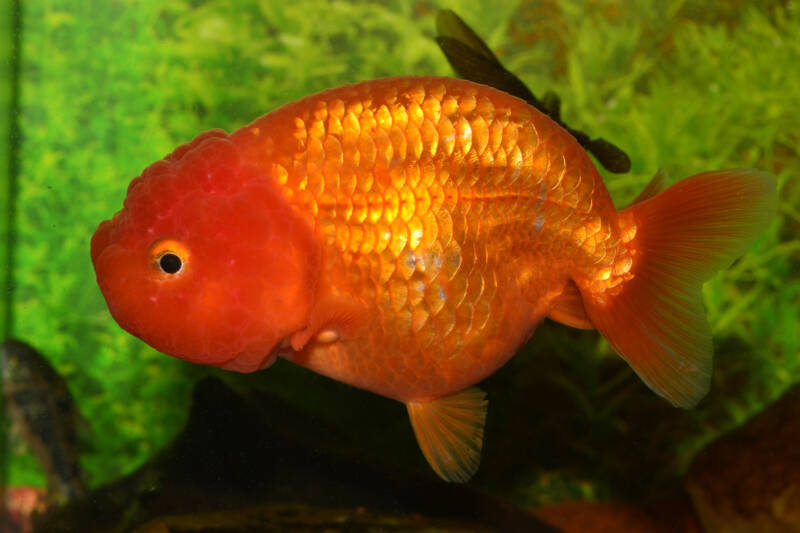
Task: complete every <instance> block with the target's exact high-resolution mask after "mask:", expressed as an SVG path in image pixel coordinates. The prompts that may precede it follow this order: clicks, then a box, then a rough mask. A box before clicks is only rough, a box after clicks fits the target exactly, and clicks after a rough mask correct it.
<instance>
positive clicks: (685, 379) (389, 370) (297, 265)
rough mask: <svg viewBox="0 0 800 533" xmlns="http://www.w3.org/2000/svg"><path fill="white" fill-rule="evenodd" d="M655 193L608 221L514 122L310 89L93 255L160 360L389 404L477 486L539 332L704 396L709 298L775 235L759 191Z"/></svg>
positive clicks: (490, 106)
mask: <svg viewBox="0 0 800 533" xmlns="http://www.w3.org/2000/svg"><path fill="white" fill-rule="evenodd" d="M661 189H663V187H662V183H661V180H659V179H655V180H654V181H653V182H652V183H651V185H650V186H648V188H647V189H645V191H644V193H642V194H641V195H640V197H639V198H637V200H636V201H635V202H634V204H633V205H631V206H630V207H628V208H626V209H622V210H617V209H615V207H614V205H613V203H612V201H611V198H610V196H609V194H608V191H607V190H606V188H605V186H604V184H603V181H602V179H601V177H600V174H599V173H598V171H597V169H596V168H595V166H594V164H593V163H592V161H591V159H590V158H589V156H588V155H587V153H586V152H585V151H584V150H583V148H582V147H581V146H580V145H579V144H578V142H577V141H576V140H575V138H573V137H572V136H571V135H569V133H567V132H566V131H565V130H564V129H563V128H562V127H561V126H559V125H558V124H556V123H555V122H553V121H552V120H551V119H550V118H549V117H547V116H546V115H544V114H543V113H541V112H539V111H537V110H536V109H535V108H533V107H531V106H530V105H528V104H527V103H525V102H524V101H522V100H520V99H518V98H516V97H513V96H510V95H508V94H506V93H504V92H501V91H498V90H496V89H492V88H490V87H486V86H483V85H479V84H476V83H472V82H468V81H463V80H456V79H450V78H441V77H400V78H389V79H381V80H374V81H367V82H363V83H358V84H355V85H349V86H345V87H341V88H337V89H332V90H328V91H324V92H322V93H319V94H315V95H312V96H309V97H307V98H304V99H302V100H300V101H297V102H294V103H290V104H288V105H285V106H283V107H281V108H280V109H278V110H275V111H273V112H271V113H269V114H267V115H264V116H263V117H261V118H259V119H257V120H256V121H255V122H253V123H252V124H250V125H249V126H245V127H243V128H241V129H239V130H238V131H236V132H234V133H232V134H230V135H228V134H226V133H225V132H223V131H221V130H213V131H209V132H207V133H203V134H201V135H199V136H198V137H197V138H195V139H194V140H193V141H191V142H190V143H188V144H185V145H183V146H180V147H179V148H177V149H176V150H175V151H174V152H172V153H171V154H169V155H168V156H166V157H165V158H164V159H163V160H161V161H157V162H155V163H153V164H152V165H150V166H149V167H148V168H147V169H145V170H144V172H143V173H142V175H141V176H140V177H138V178H136V179H134V180H133V181H132V182H131V184H130V186H129V188H128V193H127V197H126V199H125V202H124V207H123V209H122V210H121V211H119V212H118V213H117V214H116V215H114V217H113V219H111V220H107V221H104V222H102V223H101V224H100V226H99V227H98V229H97V232H96V233H95V234H94V237H93V238H92V245H91V255H92V261H93V263H94V267H95V270H96V274H97V282H98V284H99V286H100V289H101V291H102V293H103V295H104V296H105V299H106V302H107V303H108V307H109V310H110V311H111V314H112V316H113V317H114V318H115V319H116V321H117V322H118V323H119V324H120V326H122V327H123V328H124V329H125V330H127V331H128V332H130V333H132V334H133V335H135V336H137V337H139V338H140V339H142V340H144V341H145V342H147V343H148V344H150V345H151V346H153V347H154V348H156V349H157V350H159V351H161V352H164V353H166V354H170V355H173V356H175V357H179V358H182V359H185V360H188V361H192V362H195V363H201V364H206V365H214V366H219V367H222V368H225V369H228V370H234V371H238V372H253V371H255V370H259V369H262V368H265V367H268V366H269V365H271V364H272V363H273V362H274V361H275V360H276V358H277V357H278V356H281V357H284V358H286V359H288V360H289V361H292V362H294V363H296V364H299V365H302V366H304V367H307V368H309V369H311V370H313V371H316V372H319V373H321V374H323V375H326V376H329V377H331V378H333V379H336V380H339V381H342V382H344V383H348V384H350V385H353V386H356V387H360V388H362V389H366V390H369V391H372V392H374V393H376V394H380V395H383V396H387V397H389V398H393V399H396V400H398V401H400V402H403V403H404V404H405V405H406V406H407V408H408V412H409V415H410V418H411V423H412V426H413V429H414V432H415V434H416V437H417V441H418V443H419V445H420V447H421V449H422V452H423V454H424V455H425V457H426V459H427V460H428V462H429V464H430V465H431V467H432V468H433V469H434V470H435V471H436V473H437V474H439V476H441V477H442V478H444V479H446V480H449V481H458V482H464V481H466V480H468V479H469V478H470V477H471V476H472V475H473V474H474V473H475V471H476V470H477V468H478V463H479V459H480V451H481V446H482V440H483V427H484V421H485V417H486V409H487V401H486V396H485V394H484V393H483V392H481V391H480V390H479V389H477V388H476V387H475V386H474V385H475V384H476V383H477V382H479V381H481V380H483V379H484V378H486V377H488V376H489V375H491V374H492V373H493V372H494V371H496V370H497V369H498V368H500V367H501V366H503V365H504V364H505V363H506V362H507V361H508V360H509V359H510V358H511V357H512V356H513V355H514V354H515V353H516V352H517V350H518V349H519V348H520V346H521V345H522V344H523V343H525V342H526V341H527V339H528V338H529V337H530V336H531V335H532V334H533V332H534V330H535V329H536V326H537V325H538V324H539V323H540V322H541V321H542V319H544V318H545V317H549V318H551V319H553V320H556V321H558V322H562V323H564V324H567V325H570V326H574V327H578V328H596V329H597V330H598V331H599V332H600V333H601V334H602V335H604V336H605V338H606V339H608V341H609V342H610V344H611V345H612V346H613V347H614V348H615V349H616V350H617V352H619V354H620V355H621V356H622V357H624V358H625V359H626V360H627V361H628V363H629V364H630V365H631V366H632V367H633V369H634V370H635V371H636V372H637V373H638V374H639V376H640V377H641V378H642V379H643V380H644V381H645V383H647V385H649V386H650V388H652V389H653V390H654V391H655V392H656V393H658V394H659V395H661V396H663V397H664V398H666V399H667V400H668V401H670V402H671V403H672V404H674V405H676V406H680V407H685V408H687V407H691V406H693V405H694V404H696V403H697V402H698V401H699V400H700V399H701V398H702V397H703V395H704V394H705V393H706V391H707V390H708V388H709V379H710V374H711V358H712V344H711V331H710V328H709V325H708V323H707V321H706V318H705V316H704V312H703V305H702V301H701V293H700V292H701V291H700V289H701V286H702V284H703V282H704V281H705V280H707V279H709V278H710V277H711V276H712V275H713V274H714V272H716V271H717V270H719V269H722V268H725V267H726V266H728V265H729V264H730V263H731V262H732V261H733V260H734V259H735V258H736V257H737V256H738V255H740V254H741V253H742V252H743V251H744V250H745V249H747V247H748V246H749V245H750V243H751V242H752V241H753V240H754V238H755V237H756V236H757V235H758V234H759V233H760V232H761V231H762V230H763V229H764V228H765V226H766V225H767V223H768V222H769V220H770V217H771V216H772V214H773V212H774V211H775V209H776V207H775V204H776V191H775V189H776V187H775V182H774V180H773V178H771V177H769V176H767V175H765V174H762V173H760V172H758V171H755V170H722V171H715V172H706V173H703V174H698V175H696V176H692V177H690V178H687V179H684V180H683V181H680V182H679V183H676V184H675V185H673V186H672V187H669V188H667V189H666V190H663V191H662V190H661Z"/></svg>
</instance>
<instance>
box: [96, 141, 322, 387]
mask: <svg viewBox="0 0 800 533" xmlns="http://www.w3.org/2000/svg"><path fill="white" fill-rule="evenodd" d="M91 254H92V262H93V264H94V268H95V272H96V274H97V283H98V285H99V286H100V290H101V291H102V293H103V296H104V297H105V299H106V302H107V304H108V308H109V310H110V311H111V315H112V316H113V317H114V319H115V320H116V321H117V322H118V323H119V325H120V326H122V328H123V329H125V330H126V331H128V332H130V333H131V334H133V335H135V336H137V337H139V338H140V339H142V340H143V341H145V342H146V343H148V344H149V345H151V346H153V347H154V348H156V349H157V350H159V351H161V352H163V353H166V354H169V355H173V356H175V357H179V358H181V359H186V360H188V361H192V362H195V363H201V364H207V365H214V366H221V367H223V368H227V369H230V370H237V371H240V372H251V371H254V370H258V369H260V368H264V367H265V366H269V365H270V364H271V363H272V362H274V360H275V357H276V356H277V352H278V350H279V349H280V348H281V345H282V344H285V341H287V339H288V337H289V336H291V334H292V333H294V332H296V331H298V330H300V329H302V328H303V327H304V326H305V325H306V324H307V322H308V316H309V314H310V309H311V303H312V299H313V292H314V288H315V285H316V278H315V276H316V272H317V271H318V264H317V263H318V255H319V254H318V246H317V245H316V244H315V241H314V238H313V234H312V231H311V229H310V227H309V225H308V223H307V222H306V221H305V220H304V219H302V218H301V217H300V216H299V215H297V214H296V213H295V212H294V211H293V210H292V208H291V207H290V206H289V204H288V202H287V201H286V199H285V197H284V196H283V195H282V193H281V192H280V190H279V189H278V186H277V185H276V184H275V183H274V182H273V181H272V180H271V178H269V177H268V176H266V175H265V173H264V172H263V171H261V170H259V169H258V168H256V167H255V166H253V165H250V164H248V163H246V162H245V161H243V160H242V159H241V157H240V154H239V153H238V150H237V148H236V147H235V146H234V145H233V144H232V143H231V142H230V141H229V140H228V137H227V135H226V134H225V133H224V132H221V131H218V130H217V131H212V132H208V133H205V134H203V135H200V136H199V137H197V138H196V139H195V140H194V141H192V142H191V143H188V144H186V145H183V146H181V147H180V148H178V149H176V150H175V151H174V152H173V153H172V154H170V155H169V156H167V157H166V158H165V159H164V160H162V161H158V162H156V163H154V164H153V165H151V166H150V167H148V168H147V169H146V170H145V171H144V172H143V173H142V175H141V176H140V177H138V178H136V179H134V180H133V181H132V182H131V184H130V186H129V187H128V193H127V197H126V199H125V202H124V206H123V208H122V210H121V211H119V212H118V213H117V214H116V215H114V218H113V219H111V220H106V221H104V222H102V223H101V224H100V226H99V227H98V228H97V231H96V232H95V234H94V236H93V237H92V246H91Z"/></svg>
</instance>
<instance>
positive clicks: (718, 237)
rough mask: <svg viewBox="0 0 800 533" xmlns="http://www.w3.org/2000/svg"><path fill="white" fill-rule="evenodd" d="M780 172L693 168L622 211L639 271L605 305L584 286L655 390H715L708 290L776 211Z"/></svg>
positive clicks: (695, 395) (685, 394)
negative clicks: (632, 232) (704, 291)
mask: <svg viewBox="0 0 800 533" xmlns="http://www.w3.org/2000/svg"><path fill="white" fill-rule="evenodd" d="M776 204H777V194H776V187H775V180H774V179H773V178H772V177H770V176H768V175H766V174H763V173H761V172H758V171H756V170H720V171H715V172H706V173H703V174H698V175H696V176H692V177H690V178H687V179H685V180H683V181H680V182H678V183H676V184H675V185H673V186H671V187H670V188H668V189H667V190H665V191H663V192H662V193H660V194H658V195H656V196H654V197H652V198H649V199H646V200H643V201H641V202H640V203H635V204H634V205H632V206H630V207H629V208H627V209H625V210H623V211H621V212H620V213H621V215H623V216H624V214H625V213H629V214H630V215H632V217H633V219H634V221H635V224H636V228H637V229H636V236H635V237H634V239H633V241H631V243H630V244H631V245H632V246H633V247H634V248H635V249H637V250H638V253H637V254H636V256H635V258H634V264H633V269H632V273H633V274H634V278H633V279H630V280H629V281H627V282H625V285H624V286H623V288H622V291H621V292H620V293H619V294H618V295H616V296H613V297H612V298H610V299H609V300H607V301H606V303H600V302H596V301H592V299H591V297H590V296H589V295H588V294H584V305H585V307H586V312H587V314H588V316H589V318H590V319H591V321H592V323H593V324H594V325H595V327H596V328H597V329H598V330H599V331H600V332H601V333H602V334H603V335H604V336H605V337H606V339H608V341H609V342H610V343H611V345H612V346H613V347H614V348H615V349H616V350H617V352H619V353H620V355H622V357H623V358H625V360H626V361H628V363H629V364H630V365H631V367H633V369H634V370H635V371H636V373H637V374H638V375H639V376H640V377H641V378H642V379H643V380H644V382H645V383H646V384H647V385H648V386H649V387H650V388H651V389H653V390H654V391H655V392H656V393H658V394H659V395H661V396H663V397H664V398H666V399H667V400H668V401H669V402H670V403H672V404H673V405H675V406H677V407H683V408H689V407H693V406H694V405H695V404H697V402H699V401H700V400H701V399H702V398H703V396H705V394H706V393H707V392H708V388H709V384H710V379H711V360H712V343H711V328H710V327H709V324H708V321H707V320H706V316H705V311H704V309H703V303H702V295H701V288H702V285H703V283H704V282H706V281H707V280H708V279H709V278H711V276H712V275H713V274H714V273H715V272H716V271H718V270H721V269H724V268H726V267H728V266H729V265H730V264H731V263H732V262H733V260H734V259H736V258H737V257H738V256H739V255H741V254H742V253H743V252H744V251H745V250H747V248H748V247H749V246H750V244H751V243H752V242H753V241H754V240H755V238H756V237H757V236H758V235H759V234H760V233H761V232H762V231H764V229H765V228H766V226H767V225H768V224H769V222H770V219H771V217H772V216H773V214H774V213H775V210H776Z"/></svg>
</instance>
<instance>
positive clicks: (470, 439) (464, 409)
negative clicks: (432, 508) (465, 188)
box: [406, 387, 488, 483]
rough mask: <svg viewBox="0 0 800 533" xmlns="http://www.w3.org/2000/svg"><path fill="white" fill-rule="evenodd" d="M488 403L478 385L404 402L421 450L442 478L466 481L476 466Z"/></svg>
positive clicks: (460, 481)
mask: <svg viewBox="0 0 800 533" xmlns="http://www.w3.org/2000/svg"><path fill="white" fill-rule="evenodd" d="M487 406H488V401H487V400H486V393H485V392H483V391H482V390H480V389H478V388H477V387H471V388H469V389H466V390H463V391H461V392H459V393H457V394H453V395H452V396H445V397H443V398H437V399H436V400H432V401H430V402H419V403H417V402H409V403H407V404H406V407H407V408H408V414H409V416H410V417H411V426H412V427H413V428H414V434H415V435H416V437H417V442H418V443H419V447H420V449H421V450H422V454H423V455H424V456H425V459H427V460H428V464H430V465H431V468H433V470H434V471H435V472H436V473H437V474H438V475H439V477H441V478H442V479H444V480H445V481H453V482H457V483H465V482H467V481H469V479H470V478H471V477H472V476H473V475H474V474H475V472H476V471H477V470H478V465H479V464H480V458H481V448H482V446H483V426H484V424H485V423H486V409H487Z"/></svg>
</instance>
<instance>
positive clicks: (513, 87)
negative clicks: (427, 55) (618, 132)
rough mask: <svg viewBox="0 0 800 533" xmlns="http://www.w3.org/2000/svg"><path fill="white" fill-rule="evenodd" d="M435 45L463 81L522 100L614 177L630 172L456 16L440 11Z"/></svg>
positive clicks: (621, 158) (623, 159) (615, 151)
mask: <svg viewBox="0 0 800 533" xmlns="http://www.w3.org/2000/svg"><path fill="white" fill-rule="evenodd" d="M436 42H437V43H438V44H439V48H441V49H442V52H444V55H445V56H446V57H447V61H448V62H449V63H450V66H452V67H453V70H455V71H456V73H457V74H458V75H459V76H461V77H462V78H464V79H466V80H470V81H474V82H476V83H482V84H484V85H488V86H490V87H494V88H495V89H499V90H501V91H504V92H507V93H508V94H511V95H513V96H516V97H517V98H521V99H523V100H525V101H526V102H528V103H529V104H530V105H532V106H533V107H535V108H536V109H538V110H539V111H541V112H542V113H544V114H546V115H547V116H549V117H550V118H551V119H553V120H554V121H555V122H556V123H558V124H559V125H560V126H561V127H563V128H564V129H566V130H567V131H568V132H569V133H570V134H571V135H572V136H573V137H575V139H577V141H578V142H579V143H580V144H581V145H582V146H583V147H584V148H585V149H586V150H587V151H589V152H590V153H591V154H592V155H594V156H595V157H596V158H597V160H598V161H599V162H600V164H601V165H603V166H604V167H605V168H607V169H608V170H610V171H611V172H615V173H624V172H628V171H629V170H630V168H631V161H630V159H629V158H628V156H627V155H626V154H625V152H623V151H622V150H620V149H619V148H617V147H616V146H614V145H613V144H611V143H610V142H608V141H606V140H605V139H601V138H598V139H592V138H590V137H589V136H588V135H586V134H585V133H583V132H582V131H578V130H573V129H572V128H570V127H569V126H567V125H566V124H564V123H563V122H562V121H561V99H560V98H559V97H558V95H556V94H555V93H553V92H552V91H548V92H547V93H545V95H544V97H543V99H542V100H539V99H538V98H536V96H535V95H534V94H533V92H531V90H530V89H529V88H528V86H527V85H525V84H524V83H522V80H520V79H519V78H518V77H517V76H515V75H514V74H513V73H512V72H510V71H508V70H507V69H506V68H505V67H504V66H503V64H502V63H500V60H499V59H497V56H495V55H494V53H492V51H491V50H490V49H489V47H488V46H486V43H485V42H483V40H482V39H481V38H480V37H478V34H476V33H475V32H474V31H473V30H472V28H470V27H469V26H467V25H466V24H465V23H464V21H463V20H461V18H460V17H459V16H458V15H456V14H455V12H453V11H451V10H449V9H440V10H439V12H438V14H437V16H436Z"/></svg>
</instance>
